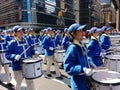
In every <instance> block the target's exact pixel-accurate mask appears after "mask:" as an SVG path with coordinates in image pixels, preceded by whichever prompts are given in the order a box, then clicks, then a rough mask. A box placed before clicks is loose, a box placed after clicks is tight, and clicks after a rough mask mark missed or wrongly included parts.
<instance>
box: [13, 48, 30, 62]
mask: <svg viewBox="0 0 120 90" xmlns="http://www.w3.org/2000/svg"><path fill="white" fill-rule="evenodd" d="M30 47H31V46H29V47H28V48H26V49H25V50H24V51H23V52H22V53H21V54H20V56H22V55H23V54H24V53H25V52H26V51H27V50H28V49H29V48H30ZM15 61H16V60H14V62H15Z"/></svg>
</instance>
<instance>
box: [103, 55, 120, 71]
mask: <svg viewBox="0 0 120 90" xmlns="http://www.w3.org/2000/svg"><path fill="white" fill-rule="evenodd" d="M109 56H111V57H112V58H110V57H109ZM109 56H108V57H109V58H106V60H105V61H106V67H107V68H108V69H110V70H112V71H117V72H120V58H116V57H117V56H118V55H109ZM114 56H115V58H114Z"/></svg>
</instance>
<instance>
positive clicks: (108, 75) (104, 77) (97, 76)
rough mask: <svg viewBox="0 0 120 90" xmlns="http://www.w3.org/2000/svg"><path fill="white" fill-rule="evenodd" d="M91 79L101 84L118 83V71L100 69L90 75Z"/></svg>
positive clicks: (119, 76) (119, 77) (119, 79)
mask: <svg viewBox="0 0 120 90" xmlns="http://www.w3.org/2000/svg"><path fill="white" fill-rule="evenodd" d="M92 79H93V80H94V81H95V82H97V83H99V84H103V85H118V84H120V73H118V72H114V71H100V72H96V73H94V74H93V75H92Z"/></svg>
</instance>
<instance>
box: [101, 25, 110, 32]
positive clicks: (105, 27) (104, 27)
mask: <svg viewBox="0 0 120 90" xmlns="http://www.w3.org/2000/svg"><path fill="white" fill-rule="evenodd" d="M101 29H102V31H107V30H110V29H111V28H109V27H108V26H103V27H102V28H101Z"/></svg>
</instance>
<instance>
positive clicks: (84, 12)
mask: <svg viewBox="0 0 120 90" xmlns="http://www.w3.org/2000/svg"><path fill="white" fill-rule="evenodd" d="M79 8H80V23H81V24H87V25H88V26H89V27H88V28H91V27H93V26H100V10H101V5H100V0H80V6H79Z"/></svg>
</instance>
